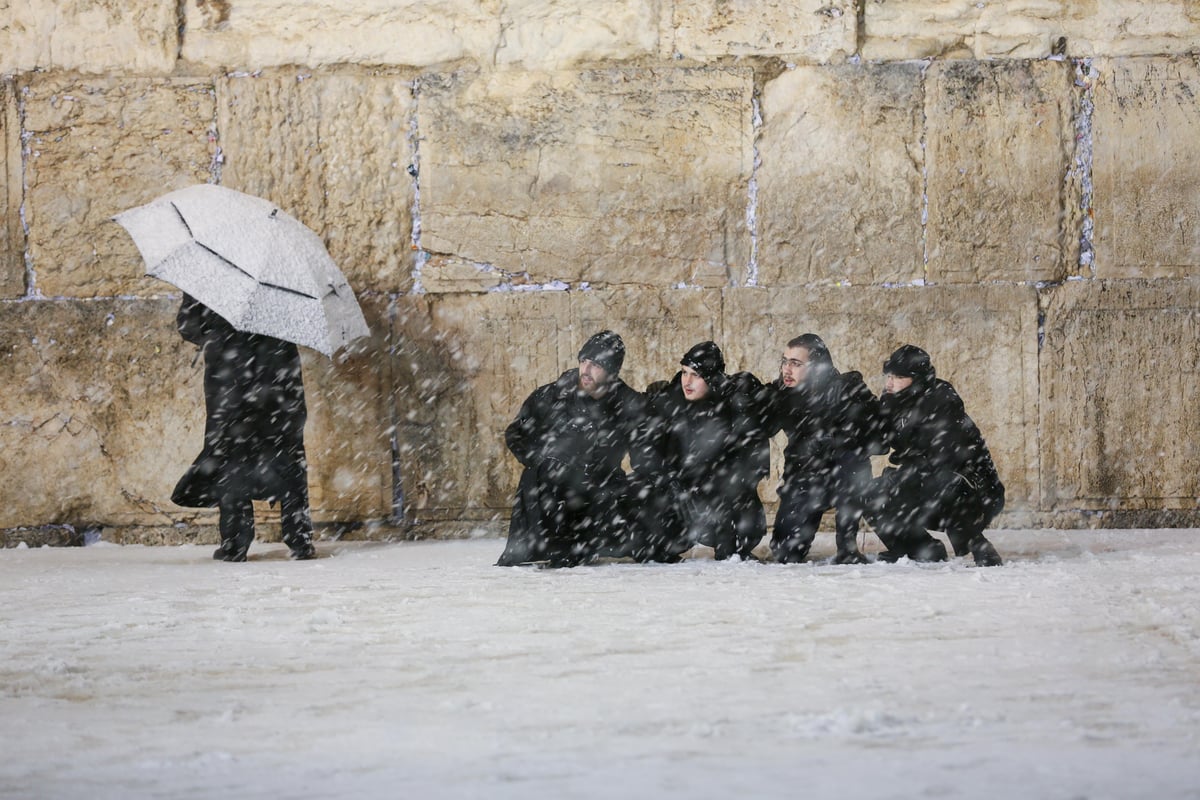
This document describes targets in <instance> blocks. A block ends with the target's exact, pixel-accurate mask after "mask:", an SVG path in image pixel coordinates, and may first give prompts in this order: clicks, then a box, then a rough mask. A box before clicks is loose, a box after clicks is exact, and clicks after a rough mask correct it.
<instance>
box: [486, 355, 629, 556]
mask: <svg viewBox="0 0 1200 800" xmlns="http://www.w3.org/2000/svg"><path fill="white" fill-rule="evenodd" d="M643 409H644V401H643V398H642V395H641V394H639V393H638V392H636V391H634V390H633V389H631V388H629V387H628V386H627V385H626V384H625V383H624V382H623V381H621V380H620V379H619V378H613V379H612V383H611V385H610V387H609V389H608V391H607V392H605V394H604V395H603V396H602V397H600V398H592V397H590V396H588V395H587V394H585V393H584V392H582V391H580V390H579V370H578V369H570V370H567V371H566V372H564V373H563V374H562V375H561V376H560V377H559V378H558V380H556V381H555V382H554V383H548V384H545V385H544V386H541V387H539V388H538V389H536V390H535V391H534V392H533V394H531V395H530V396H529V397H528V398H527V399H526V400H525V402H524V403H523V404H522V405H521V409H520V411H518V413H517V417H516V419H514V420H513V421H512V423H511V424H510V425H509V426H508V428H507V429H506V430H505V434H504V439H505V443H506V444H507V445H508V449H509V450H510V451H511V452H512V454H513V455H514V456H516V458H517V460H518V461H519V462H520V463H521V465H522V466H524V467H525V469H524V471H523V472H522V474H521V479H520V483H519V484H518V487H517V497H516V501H515V502H514V504H513V512H512V517H511V520H510V522H509V531H508V542H507V545H506V547H505V550H504V554H503V555H502V556H501V557H500V561H499V563H500V565H502V566H509V565H513V564H520V563H524V562H527V561H537V560H551V561H556V560H560V561H562V562H564V563H571V562H578V561H581V560H586V558H587V557H588V556H590V555H597V554H603V551H604V549H605V547H606V546H609V545H611V544H612V542H613V540H614V539H615V538H617V537H619V535H620V532H619V531H618V530H616V529H615V527H614V526H616V525H618V524H619V517H620V512H621V507H622V504H623V503H624V492H625V489H626V485H627V478H626V475H625V472H624V470H623V468H622V461H623V460H624V458H625V457H626V456H627V455H628V456H630V458H631V459H632V460H633V461H634V462H635V463H639V462H640V461H641V460H642V456H641V455H640V449H639V446H638V435H639V426H640V423H641V421H642V418H643Z"/></svg>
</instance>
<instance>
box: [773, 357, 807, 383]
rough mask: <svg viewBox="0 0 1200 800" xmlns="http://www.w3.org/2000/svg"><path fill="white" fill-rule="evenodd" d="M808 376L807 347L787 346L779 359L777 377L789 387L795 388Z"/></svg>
mask: <svg viewBox="0 0 1200 800" xmlns="http://www.w3.org/2000/svg"><path fill="white" fill-rule="evenodd" d="M807 376H808V348H807V347H789V348H788V349H786V350H784V351H783V358H781V359H779V379H780V380H781V381H782V382H783V385H784V386H786V387H788V388H789V389H795V388H796V387H797V386H799V385H800V384H802V383H804V379H805V377H807Z"/></svg>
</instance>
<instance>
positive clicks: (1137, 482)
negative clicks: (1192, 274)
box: [1041, 279, 1200, 511]
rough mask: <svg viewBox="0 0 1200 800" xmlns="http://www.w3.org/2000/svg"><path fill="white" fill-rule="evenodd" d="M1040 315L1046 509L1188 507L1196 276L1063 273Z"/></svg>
mask: <svg viewBox="0 0 1200 800" xmlns="http://www.w3.org/2000/svg"><path fill="white" fill-rule="evenodd" d="M1045 318H1046V319H1045V326H1044V327H1045V347H1044V348H1043V351H1042V358H1041V364H1042V366H1041V373H1042V381H1041V404H1042V437H1041V439H1042V448H1041V449H1042V457H1041V461H1042V485H1043V488H1042V493H1043V496H1044V498H1045V504H1046V508H1047V510H1056V509H1097V510H1111V511H1124V510H1138V509H1193V510H1195V509H1196V507H1197V505H1196V498H1197V497H1200V473H1198V472H1197V470H1196V464H1197V463H1198V462H1200V405H1197V403H1196V396H1197V395H1198V394H1200V282H1198V281H1197V280H1195V279H1190V280H1178V281H1169V280H1160V281H1144V280H1139V281H1123V282H1110V281H1095V282H1090V281H1089V282H1071V283H1067V284H1064V285H1062V286H1058V287H1055V288H1053V289H1051V290H1048V292H1047V294H1046V301H1045Z"/></svg>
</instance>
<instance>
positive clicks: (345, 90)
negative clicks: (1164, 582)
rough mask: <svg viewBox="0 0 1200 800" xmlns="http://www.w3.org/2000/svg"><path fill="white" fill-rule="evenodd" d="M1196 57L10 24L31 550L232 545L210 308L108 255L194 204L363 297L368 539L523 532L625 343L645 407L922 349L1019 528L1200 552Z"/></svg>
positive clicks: (1132, 46)
mask: <svg viewBox="0 0 1200 800" xmlns="http://www.w3.org/2000/svg"><path fill="white" fill-rule="evenodd" d="M1198 49H1200V7H1198V6H1197V5H1196V4H1195V3H1194V2H1189V0H1113V2H1067V0H1061V2H1055V1H1054V0H1048V1H1047V2H1039V3H1029V2H1025V0H992V1H990V2H987V3H979V2H975V0H887V1H886V2H883V0H823V1H822V0H792V1H791V2H779V1H777V0H759V1H758V2H751V0H614V2H608V3H595V2H584V0H523V1H522V2H511V1H510V2H501V1H500V0H435V1H434V2H430V1H429V0H407V2H405V1H401V2H397V1H396V0H344V1H343V2H339V3H336V4H335V3H331V2H328V0H312V1H311V2H301V1H300V0H120V2H118V1H117V0H100V1H99V2H83V1H82V0H68V1H67V2H63V1H62V0H12V1H11V2H8V3H0V76H2V79H0V211H2V212H3V225H0V385H2V386H3V387H4V391H3V392H2V393H0V530H3V531H6V533H5V541H12V540H15V539H17V538H21V539H29V538H30V536H31V532H30V531H29V530H25V529H38V530H43V531H49V533H46V536H47V537H49V540H53V541H59V540H60V539H61V538H62V534H61V532H62V531H63V530H67V531H77V530H82V529H83V528H84V527H86V526H91V525H104V526H106V527H107V528H108V529H109V531H108V532H107V533H106V538H123V539H124V540H127V541H175V540H188V539H189V538H196V537H198V536H201V535H211V531H210V530H209V526H211V525H212V522H213V519H214V517H213V515H212V514H211V513H208V512H199V513H198V512H196V511H193V510H187V509H181V508H177V507H174V506H172V505H171V504H170V503H169V501H168V499H167V498H168V497H169V494H170V490H171V487H172V485H173V483H174V481H175V479H176V478H177V477H178V476H179V474H180V473H181V472H182V471H183V469H184V468H185V467H186V465H187V464H188V463H189V462H190V459H191V457H192V456H193V455H194V454H195V452H196V451H198V449H199V444H200V438H201V434H202V426H203V401H202V388H201V385H200V378H201V368H200V365H199V364H198V363H195V362H194V361H193V355H194V349H193V348H191V347H188V346H186V345H185V344H184V343H183V342H182V341H181V340H180V339H179V337H178V336H177V335H176V334H175V331H174V327H173V315H174V311H175V308H176V307H177V304H178V293H177V291H176V290H174V289H173V288H172V287H170V286H168V285H166V284H162V283H160V282H158V281H156V280H154V279H151V278H147V277H145V276H144V274H143V264H142V262H141V259H140V257H139V256H138V253H137V251H136V249H135V248H134V247H133V245H132V243H131V242H130V241H129V239H128V237H127V236H126V235H125V233H124V231H123V230H122V229H121V228H119V227H118V226H117V225H115V224H114V223H112V222H111V221H110V217H111V216H112V215H113V214H115V213H117V212H119V211H121V210H123V209H125V208H129V207H132V206H135V205H140V204H142V203H145V202H147V201H149V200H150V199H152V198H154V197H155V196H157V195H159V194H161V193H163V192H166V191H169V190H172V189H176V188H181V187H183V186H187V185H189V184H192V183H196V182H217V183H221V184H223V185H226V186H229V187H232V188H235V189H240V190H243V191H247V192H251V193H254V194H258V195H261V196H264V197H268V198H270V199H271V200H273V201H274V202H276V203H279V204H280V205H281V206H282V207H284V208H286V209H287V210H288V212H289V213H291V214H292V215H294V216H296V217H298V218H299V219H301V220H303V221H304V222H306V223H307V224H308V225H310V226H311V227H312V228H314V229H315V230H316V231H318V233H319V234H320V235H321V236H322V237H323V238H324V240H325V242H326V244H327V246H328V248H329V250H330V252H331V253H332V254H333V256H334V258H335V260H336V261H337V262H338V263H339V264H340V265H341V266H342V267H343V270H344V271H345V273H346V275H347V277H348V278H349V279H350V281H351V284H352V285H353V286H354V287H355V289H356V290H357V292H358V294H359V297H360V300H361V302H362V305H363V309H364V312H365V314H366V316H367V319H368V322H369V324H370V326H371V330H372V334H373V335H372V337H371V338H370V339H369V340H366V341H363V342H360V343H358V344H356V345H355V346H354V347H352V348H351V349H349V350H348V351H347V352H343V353H342V354H339V356H338V357H337V358H335V359H327V358H324V357H322V356H319V355H317V354H315V353H308V352H306V353H305V354H304V368H305V381H306V386H307V392H308V402H309V407H310V418H309V426H308V429H307V438H308V447H309V456H310V461H311V469H310V483H311V488H312V500H313V508H314V515H315V517H316V519H317V521H318V522H319V523H322V524H323V525H327V526H335V528H334V529H335V530H336V531H337V532H338V533H339V534H343V533H346V534H347V535H350V534H349V533H348V532H349V531H351V530H352V529H354V528H355V527H358V526H360V525H361V526H365V527H362V528H360V530H362V531H366V533H363V534H360V535H380V536H382V535H388V536H391V535H442V534H450V533H453V532H455V531H458V532H461V531H466V530H471V529H476V530H483V531H488V532H494V533H502V532H503V528H504V525H503V523H504V520H505V519H506V518H507V514H508V505H509V502H510V500H511V495H512V491H513V488H514V486H515V483H516V477H517V465H516V463H515V461H514V460H513V459H512V458H511V457H510V456H509V455H508V454H507V453H506V451H505V449H504V444H503V429H504V427H505V426H506V425H507V423H508V422H509V421H510V420H511V418H512V416H513V414H514V413H515V412H516V409H517V407H518V406H519V404H520V402H521V401H522V400H523V399H524V397H525V396H526V395H527V394H528V393H529V392H530V391H532V390H533V389H534V388H535V387H536V386H537V385H539V384H540V383H543V382H546V381H548V380H551V379H552V378H554V377H555V376H557V375H558V373H559V372H560V371H561V370H562V369H564V368H567V367H569V366H572V365H573V363H574V357H575V353H576V351H577V350H578V347H579V344H580V343H581V342H582V340H583V339H584V338H586V336H587V335H588V334H590V333H591V332H593V331H594V330H596V329H598V328H600V327H612V328H614V329H616V330H618V331H620V332H621V333H622V334H623V335H624V337H625V339H626V342H627V344H628V346H629V355H628V358H627V361H626V369H625V371H624V373H623V377H625V378H626V380H627V381H628V382H629V383H631V384H632V385H634V386H636V387H639V388H640V387H642V386H644V385H645V384H646V383H647V382H649V381H651V380H654V379H658V378H666V377H669V376H670V375H671V374H672V373H673V372H674V371H675V369H676V363H677V361H678V358H679V356H680V355H681V354H682V352H683V351H684V350H685V349H686V348H687V347H688V346H690V345H691V344H693V343H695V342H697V341H700V340H702V339H707V338H713V339H715V340H716V341H718V342H719V343H720V344H721V345H722V346H723V348H724V350H725V352H726V357H727V361H728V362H729V365H730V368H731V370H738V369H748V370H752V371H754V372H755V373H757V374H759V375H760V376H763V377H767V376H771V375H773V374H774V371H775V364H776V363H777V359H778V355H779V351H780V348H781V347H782V345H783V343H784V342H785V341H786V340H787V339H788V338H791V337H792V336H794V335H797V334H799V333H802V332H805V331H814V332H818V333H820V334H822V335H823V336H824V337H825V338H826V340H827V341H828V342H829V344H830V346H831V348H832V351H833V353H834V357H835V361H836V363H837V365H838V366H839V367H840V368H842V369H858V370H861V371H863V372H864V373H865V374H866V375H867V376H868V378H869V380H870V381H871V382H872V386H873V388H875V389H876V390H877V391H878V390H879V389H880V380H879V376H878V373H879V371H880V365H881V363H882V360H883V359H884V358H885V357H886V355H887V354H888V353H889V352H890V351H891V350H892V349H894V348H895V347H896V346H898V345H899V344H901V343H904V342H913V343H916V344H920V345H921V346H923V347H925V348H926V349H927V350H929V351H930V352H931V353H932V355H933V357H934V363H935V364H936V365H937V367H938V371H939V374H940V375H942V376H943V377H946V378H948V379H949V380H951V381H952V382H953V383H954V384H955V386H956V387H958V389H959V390H960V392H961V394H962V395H963V398H964V400H965V401H966V404H967V407H968V410H969V411H970V412H971V413H972V416H974V417H975V419H976V420H977V421H978V422H979V424H980V426H981V428H982V429H983V431H984V434H985V436H986V437H987V439H988V441H989V444H990V445H991V447H992V449H993V453H994V455H995V457H996V460H997V462H998V466H999V469H1000V472H1001V475H1002V477H1003V478H1004V481H1005V483H1006V484H1007V486H1008V490H1009V500H1008V510H1007V511H1006V513H1005V514H1004V515H1003V516H1002V517H1001V519H1000V520H998V521H997V524H998V525H1000V526H1014V525H1022V526H1023V525H1058V526H1064V527H1065V526H1083V525H1109V524H1115V525H1123V526H1124V525H1130V524H1145V525H1169V524H1187V525H1197V524H1200V510H1198V507H1197V497H1198V496H1200V486H1198V485H1197V478H1196V470H1195V465H1196V464H1197V462H1198V461H1200V458H1198V456H1200V445H1198V442H1200V414H1198V413H1197V412H1196V411H1195V408H1196V403H1195V402H1194V397H1195V396H1197V394H1200V345H1198V344H1197V342H1198V341H1200V338H1198V333H1200V331H1198V328H1200V325H1198V311H1200V283H1198V279H1197V274H1198V273H1200V269H1198V266H1197V265H1200V195H1198V194H1197V193H1196V191H1195V186H1197V185H1198V184H1200V180H1198V179H1200V104H1198V103H1197V101H1196V96H1197V94H1198V93H1200V66H1198V63H1197V58H1196V56H1195V55H1194V53H1195V52H1196V51H1197V50H1198ZM776 455H778V451H777V452H776ZM762 491H763V495H764V497H765V498H767V499H768V500H772V499H773V498H774V494H773V487H772V486H771V485H770V483H769V482H766V483H764V484H763V487H762ZM264 511H265V510H264ZM265 513H266V514H267V516H269V512H265ZM56 526H57V527H56ZM268 530H269V526H268ZM55 531H57V532H58V533H57V534H56V533H54V532H55ZM198 531H199V532H202V533H197V532H198ZM56 537H57V538H56ZM67 539H70V537H69V536H68V537H67Z"/></svg>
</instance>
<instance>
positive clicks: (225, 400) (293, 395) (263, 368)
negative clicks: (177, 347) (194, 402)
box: [171, 294, 317, 561]
mask: <svg viewBox="0 0 1200 800" xmlns="http://www.w3.org/2000/svg"><path fill="white" fill-rule="evenodd" d="M177 324H178V326H179V334H180V335H181V336H182V337H183V338H184V340H185V341H188V342H191V343H192V344H194V345H198V346H199V347H200V349H201V352H202V353H203V355H204V405H205V410H206V412H207V419H206V420H205V424H204V449H203V450H201V452H200V455H199V456H198V457H197V458H196V460H195V461H194V462H193V463H192V466H191V467H189V468H188V470H187V472H185V473H184V475H183V477H182V478H180V480H179V483H178V484H177V485H176V486H175V491H174V492H173V493H172V494H171V502H172V503H175V504H176V505H179V506H187V507H199V508H205V507H212V506H216V507H217V508H219V509H220V512H221V516H220V531H221V546H220V547H218V548H217V549H216V552H214V553H213V558H215V559H217V560H219V561H245V560H246V553H247V551H248V550H249V549H250V543H251V542H253V541H254V505H253V503H252V502H251V501H253V500H268V501H270V502H272V503H274V502H278V503H279V506H280V512H281V518H280V522H281V527H282V534H283V541H284V543H285V544H287V546H288V547H289V548H290V549H291V556H292V558H294V559H297V560H307V559H310V558H316V557H317V551H316V548H315V547H314V546H313V543H312V518H311V516H310V513H309V507H308V466H307V462H306V461H305V456H304V422H305V419H306V416H307V414H306V408H305V405H304V382H303V380H302V378H301V374H300V352H299V350H298V349H297V348H296V345H294V344H292V343H291V342H285V341H282V340H280V339H275V338H273V337H270V336H263V335H260V334H257V333H243V332H241V331H238V330H235V329H234V328H233V326H232V325H230V324H229V323H228V322H226V321H225V320H224V319H222V318H221V317H220V316H219V315H218V314H216V313H214V312H213V311H212V309H210V308H208V307H207V306H205V305H204V304H202V303H200V302H199V301H198V300H196V299H195V298H194V297H191V296H190V295H187V294H185V295H184V296H183V303H182V304H181V305H180V307H179V315H178V317H177Z"/></svg>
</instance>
